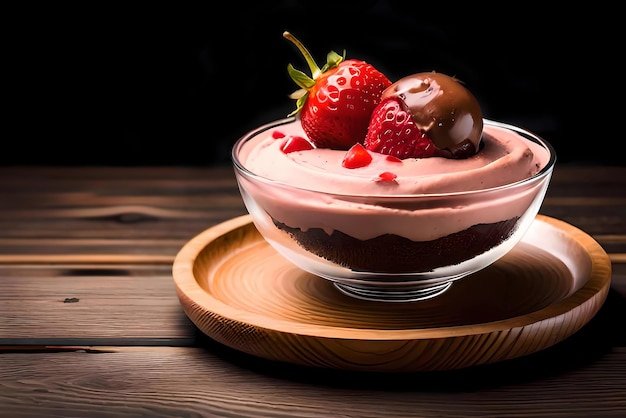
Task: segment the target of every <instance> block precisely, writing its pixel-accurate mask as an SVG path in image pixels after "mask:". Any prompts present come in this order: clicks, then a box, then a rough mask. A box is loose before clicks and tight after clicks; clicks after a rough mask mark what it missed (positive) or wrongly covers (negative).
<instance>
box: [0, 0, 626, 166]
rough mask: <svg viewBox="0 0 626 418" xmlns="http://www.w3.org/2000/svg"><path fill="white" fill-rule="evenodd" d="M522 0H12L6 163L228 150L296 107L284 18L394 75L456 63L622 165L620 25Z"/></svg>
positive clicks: (543, 122)
mask: <svg viewBox="0 0 626 418" xmlns="http://www.w3.org/2000/svg"><path fill="white" fill-rule="evenodd" d="M512 4H517V3H510V4H509V6H507V7H508V8H507V9H506V11H505V10H504V9H502V10H500V9H492V10H491V11H490V12H486V11H482V10H480V8H479V7H477V6H471V7H470V6H468V7H466V8H452V7H450V6H448V7H447V8H442V10H436V9H435V8H434V6H433V5H432V4H431V3H427V2H419V1H412V2H411V1H407V2H401V1H393V0H372V1H341V0H335V1H324V0H318V1H316V2H308V1H274V2H254V3H252V4H251V5H250V4H245V3H240V2H233V1H231V2H228V3H207V4H206V5H204V6H201V7H198V6H195V7H190V8H184V7H180V6H176V7H173V6H172V5H171V4H163V5H162V6H159V7H156V6H154V5H151V4H150V5H147V6H145V7H138V6H133V7H132V8H130V7H128V6H124V7H121V6H120V7H112V6H110V5H108V6H107V7H105V6H102V7H101V8H100V7H99V6H97V5H94V4H90V5H89V6H76V7H72V8H65V9H59V8H58V5H57V6H54V7H51V6H47V7H48V9H35V10H28V9H25V10H20V11H15V12H13V13H10V14H7V20H9V21H11V22H12V23H14V25H13V29H12V30H11V33H10V35H9V37H8V40H9V42H8V43H9V46H8V48H7V50H5V58H7V57H8V60H6V63H7V65H6V66H7V67H8V69H9V70H10V73H11V74H10V76H7V78H6V80H5V84H7V85H8V86H9V91H10V94H9V95H8V96H5V99H8V101H9V104H10V106H9V107H10V110H8V111H5V120H6V121H7V123H6V124H5V128H7V129H5V134H4V135H3V136H4V139H3V143H4V147H3V148H4V149H3V152H2V153H0V163H2V164H5V165H6V164H9V165H11V164H63V165H65V164H75V165H76V164H78V165H87V164H102V165H151V164H179V165H213V164H228V163H229V162H230V160H229V158H230V156H229V152H230V147H231V146H232V143H233V142H234V141H235V140H236V139H237V138H238V137H239V136H241V135H242V134H244V133H245V132H247V131H248V130H250V129H252V128H254V127H256V126H258V125H260V124H263V123H266V122H269V121H272V120H274V119H279V118H282V117H284V116H286V115H287V113H288V112H290V111H291V110H292V109H293V106H294V103H293V101H291V100H290V99H289V98H288V97H287V95H288V94H289V93H291V92H292V91H293V90H295V88H296V86H295V84H293V82H292V81H291V80H290V79H289V77H288V75H287V72H286V66H287V64H288V63H292V64H294V65H295V66H296V67H297V68H300V69H302V70H306V71H308V67H307V66H306V64H305V62H304V61H303V59H302V58H301V56H300V54H299V52H298V51H297V50H296V49H295V47H294V46H293V45H292V44H291V43H289V42H288V41H287V40H285V39H284V38H283V37H282V32H283V31H284V30H289V31H291V32H292V33H294V34H295V35H296V36H297V37H298V38H299V39H300V40H301V41H302V42H303V43H304V44H305V45H306V46H307V47H308V48H309V50H310V51H311V53H312V54H313V56H314V57H315V58H316V60H317V61H318V62H319V63H320V64H322V63H323V61H324V60H325V57H326V53H327V52H328V51H330V50H331V49H333V50H335V51H337V52H339V53H341V52H342V51H343V50H344V49H345V50H346V51H347V56H348V57H349V58H359V59H363V60H366V61H368V62H370V63H372V64H374V65H375V66H377V67H378V68H379V69H380V70H381V71H383V72H384V73H386V74H387V76H388V77H389V78H390V79H391V80H392V81H393V80H394V79H398V78H400V77H402V76H404V75H408V74H410V73H414V72H421V71H431V70H436V71H439V72H444V73H448V74H450V75H455V76H457V77H458V78H460V79H461V80H463V81H464V82H465V84H466V85H467V86H468V87H469V88H470V89H471V90H472V91H473V92H474V93H475V95H476V96H477V97H478V99H479V100H480V102H481V103H482V106H483V112H484V115H485V117H487V118H489V119H495V120H500V121H504V122H509V123H513V124H518V125H520V126H522V127H524V128H527V129H529V130H531V131H534V132H536V133H538V134H539V135H541V136H543V137H544V138H545V139H547V140H549V141H550V142H552V143H553V145H554V146H555V148H556V149H557V152H558V155H559V160H560V161H561V162H570V161H574V162H582V163H585V162H591V161H593V162H598V161H600V162H603V163H607V164H623V159H622V158H621V157H620V155H619V153H617V152H615V151H612V150H611V148H612V147H615V146H617V144H619V142H620V141H621V133H620V132H618V133H617V134H618V135H615V134H613V133H612V132H611V130H612V129H613V128H614V127H615V125H616V122H621V120H620V118H621V113H622V112H623V111H622V110H621V108H620V109H615V111H612V110H611V109H612V108H611V107H609V106H607V105H605V104H604V102H603V100H604V97H605V96H606V95H607V92H613V93H612V94H611V93H609V96H613V99H614V100H616V99H621V96H620V94H617V92H618V91H621V90H622V88H621V86H619V82H616V81H614V80H615V77H616V76H614V75H612V74H611V71H615V69H614V67H612V64H610V63H609V61H610V60H611V57H612V56H615V54H614V53H613V54H611V53H609V54H607V53H605V52H603V51H606V50H607V49H608V50H609V51H610V50H611V49H612V47H611V42H615V41H617V40H619V37H618V35H617V29H616V28H615V27H611V26H610V25H608V24H606V25H604V26H603V27H602V28H601V29H590V24H589V20H590V18H591V16H589V13H590V10H589V9H581V10H579V11H575V10H572V9H571V8H570V9H569V10H568V11H567V16H568V17H565V15H564V14H563V13H561V11H558V12H556V13H554V14H552V15H547V14H546V13H545V11H539V10H538V9H536V8H530V6H527V7H519V6H518V7H514V6H512ZM520 4H521V3H520ZM603 13H605V14H606V15H609V16H610V15H611V12H610V10H609V11H606V10H604V12H603ZM616 38H617V39H616ZM600 50H602V52H601V51H600ZM618 77H619V76H618ZM618 125H619V123H618ZM609 134H611V135H612V136H611V138H612V139H610V140H607V139H604V138H606V137H608V136H609Z"/></svg>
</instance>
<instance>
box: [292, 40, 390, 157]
mask: <svg viewBox="0 0 626 418" xmlns="http://www.w3.org/2000/svg"><path fill="white" fill-rule="evenodd" d="M283 36H284V37H285V38H287V39H288V40H290V41H291V42H293V43H294V44H295V45H296V46H297V47H298V49H299V50H300V52H301V53H302V55H304V58H305V60H306V62H307V64H308V65H309V68H310V70H311V75H312V77H309V76H307V75H306V74H304V73H303V72H301V71H299V70H296V69H294V67H293V66H292V65H291V64H289V66H288V67H287V71H288V72H289V75H290V76H291V78H292V79H293V80H294V82H295V83H296V84H297V85H298V86H300V87H301V89H300V90H298V91H296V92H295V93H293V94H292V95H291V98H293V99H297V104H296V110H294V111H293V112H292V113H291V114H290V116H291V115H294V114H297V113H300V121H301V123H302V128H303V129H304V131H305V132H306V134H307V136H308V137H309V139H310V140H311V142H313V143H314V144H315V146H316V147H318V148H332V149H344V150H347V149H349V148H350V147H351V146H352V145H354V144H356V143H363V140H364V138H365V135H366V134H367V128H368V125H369V120H370V116H371V114H372V111H373V110H374V108H375V107H376V105H377V104H378V103H379V102H380V98H381V95H382V92H383V91H384V90H385V88H387V87H388V86H390V85H391V82H390V81H389V79H388V78H387V77H386V76H385V75H384V74H382V73H381V72H380V71H378V70H377V69H376V68H374V66H372V65H371V64H368V63H367V62H365V61H360V60H355V59H350V60H345V52H344V56H340V55H338V54H337V53H335V52H334V51H332V52H330V53H329V54H328V56H327V62H326V64H325V65H324V66H323V67H322V68H321V69H320V68H319V67H318V66H317V64H316V63H315V61H314V60H313V58H312V57H311V54H310V53H309V51H308V50H307V49H306V48H305V47H304V46H303V45H302V44H301V43H300V41H298V40H297V39H296V38H295V37H293V35H291V34H290V33H289V32H285V33H284V34H283Z"/></svg>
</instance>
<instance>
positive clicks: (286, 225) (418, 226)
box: [232, 117, 556, 302]
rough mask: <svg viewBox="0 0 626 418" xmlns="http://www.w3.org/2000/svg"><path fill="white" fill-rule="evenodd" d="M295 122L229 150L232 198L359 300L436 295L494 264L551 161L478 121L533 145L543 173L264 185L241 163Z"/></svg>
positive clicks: (527, 214)
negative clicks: (459, 185)
mask: <svg viewBox="0 0 626 418" xmlns="http://www.w3.org/2000/svg"><path fill="white" fill-rule="evenodd" d="M294 121H295V118H293V117H292V118H287V119H282V120H279V121H275V122H272V123H269V124H267V125H264V126H261V127H259V128H258V129H255V130H253V131H251V132H249V133H247V134H246V135H244V136H243V137H241V138H240V139H239V140H238V141H237V142H236V143H235V144H234V146H233V149H232V162H233V166H234V171H235V176H236V179H237V183H238V186H239V190H240V192H241V196H242V198H243V201H244V204H245V206H246V208H247V210H248V212H249V213H250V215H251V217H252V220H253V222H254V225H255V227H256V228H257V229H258V231H259V233H260V234H261V235H262V236H263V237H264V238H265V240H266V241H267V242H268V243H269V244H270V245H271V246H272V247H273V248H274V249H275V250H276V251H277V252H278V253H280V254H281V255H282V256H284V257H285V258H286V259H287V260H289V261H291V262H292V263H293V264H295V265H296V266H297V267H299V268H300V269H302V270H304V271H306V272H309V273H311V274H314V275H316V276H319V277H320V278H323V279H326V280H330V281H332V282H333V284H334V285H335V286H336V287H337V289H339V290H340V291H341V292H343V293H345V294H347V295H350V296H353V297H357V298H360V299H367V300H375V301H386V302H408V301H418V300H423V299H428V298H432V297H436V296H437V295H440V294H442V293H443V292H445V291H446V290H447V289H448V288H450V286H452V285H453V283H454V281H456V280H459V279H461V278H463V277H466V276H468V275H470V274H472V273H474V272H477V271H479V270H481V269H483V268H485V267H487V266H489V265H490V264H492V263H494V262H495V261H496V260H498V259H499V258H501V257H502V256H503V255H505V254H506V253H507V252H508V251H510V250H511V249H512V248H513V247H514V246H515V245H516V244H517V243H518V242H519V241H520V239H521V238H522V236H523V235H524V233H525V232H526V231H527V230H528V228H529V226H530V225H531V223H532V222H533V220H534V219H535V216H536V215H537V213H538V211H539V209H540V207H541V204H542V202H543V199H544V196H545V193H546V191H547V188H548V185H549V182H550V178H551V175H552V172H553V168H554V165H555V162H556V155H555V152H554V149H553V148H552V146H551V145H550V144H549V143H548V142H546V141H545V140H543V139H542V138H540V137H539V136H537V135H535V134H533V133H531V132H528V131H526V130H524V129H521V128H518V127H515V126H512V125H508V124H504V123H499V122H495V121H490V120H484V125H485V130H488V129H500V130H506V131H509V132H512V133H515V134H517V135H519V136H521V137H522V138H523V140H524V141H529V143H532V144H535V145H534V147H535V148H536V149H537V150H539V152H540V153H543V154H544V155H543V157H542V158H543V159H544V165H543V167H542V168H541V169H540V170H539V171H538V172H537V173H536V174H534V175H532V176H530V177H528V178H525V179H522V180H517V181H514V182H512V183H509V184H505V185H500V186H496V187H487V188H483V189H478V190H461V191H451V192H442V193H430V192H429V193H417V194H400V195H395V194H389V193H376V194H369V193H363V192H362V191H359V192H357V193H354V194H349V193H347V192H344V193H339V192H337V191H336V190H335V191H333V192H330V191H327V190H325V187H324V186H323V183H324V182H320V183H319V184H318V183H316V182H313V183H311V184H312V185H310V186H306V187H303V186H300V187H298V186H294V185H292V184H289V181H288V179H289V175H287V177H284V178H283V179H281V180H272V179H269V178H266V177H264V176H262V175H259V174H257V173H255V172H254V171H253V170H252V169H250V168H249V166H248V164H247V161H246V160H247V158H248V156H249V154H250V153H251V152H252V148H253V147H254V143H255V142H256V141H257V140H260V139H261V138H259V137H260V136H268V135H270V132H271V131H272V130H278V129H280V127H281V126H283V125H288V124H292V125H293V123H292V122H294ZM490 127H491V128H490ZM344 153H345V151H344ZM286 179H287V180H286ZM331 182H332V180H331Z"/></svg>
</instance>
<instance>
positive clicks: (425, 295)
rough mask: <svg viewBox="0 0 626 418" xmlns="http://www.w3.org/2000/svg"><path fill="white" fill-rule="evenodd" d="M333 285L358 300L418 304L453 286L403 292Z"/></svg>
mask: <svg viewBox="0 0 626 418" xmlns="http://www.w3.org/2000/svg"><path fill="white" fill-rule="evenodd" d="M333 285H334V286H335V287H336V288H337V289H339V291H341V292H342V293H344V294H346V295H348V296H351V297H354V298H358V299H364V300H370V301H376V302H417V301H420V300H426V299H430V298H434V297H436V296H439V295H441V294H442V293H444V292H445V291H446V290H448V289H449V288H450V286H452V282H446V283H443V284H437V285H433V286H428V287H415V288H403V289H401V290H393V289H381V288H380V287H371V286H360V285H354V284H346V283H338V282H334V283H333Z"/></svg>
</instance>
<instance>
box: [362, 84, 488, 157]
mask: <svg viewBox="0 0 626 418" xmlns="http://www.w3.org/2000/svg"><path fill="white" fill-rule="evenodd" d="M482 130H483V119H482V111H481V109H480V105H479V104H478V101H477V100H476V98H475V97H474V96H473V95H472V93H470V92H469V90H467V89H466V88H465V87H464V86H463V85H462V84H461V83H460V82H459V81H458V80H457V79H455V78H454V77H450V76H447V75H445V74H441V73H436V72H431V73H419V74H413V75H410V76H407V77H404V78H402V79H400V80H398V81H396V82H395V83H393V84H392V85H391V86H390V87H389V88H388V89H386V90H385V91H384V92H383V95H382V99H381V103H380V104H379V105H378V106H377V107H376V109H375V110H374V112H373V113H372V119H371V120H370V125H369V128H368V132H367V136H366V138H365V142H364V145H365V148H367V149H368V150H370V151H376V152H379V153H382V154H389V155H393V156H396V157H398V158H401V159H405V158H410V157H413V158H421V157H433V156H437V157H445V158H468V157H470V156H472V155H474V154H475V153H477V152H478V150H479V149H480V146H481V137H482Z"/></svg>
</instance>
